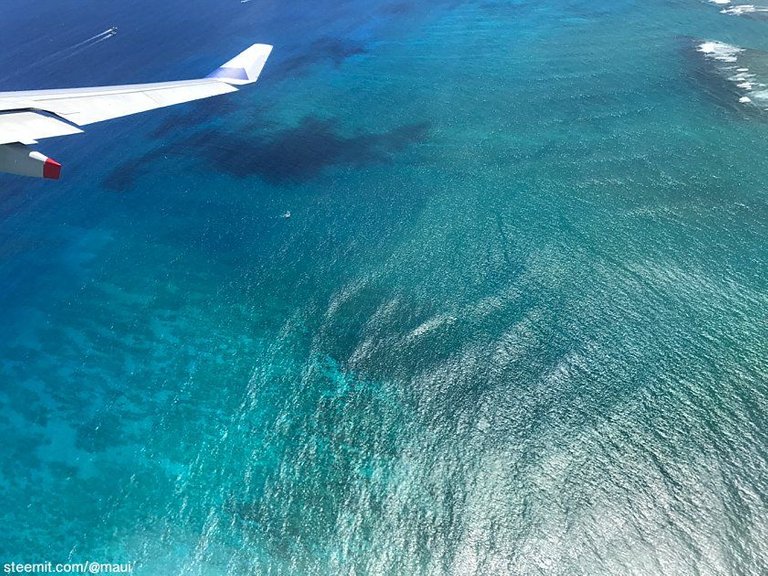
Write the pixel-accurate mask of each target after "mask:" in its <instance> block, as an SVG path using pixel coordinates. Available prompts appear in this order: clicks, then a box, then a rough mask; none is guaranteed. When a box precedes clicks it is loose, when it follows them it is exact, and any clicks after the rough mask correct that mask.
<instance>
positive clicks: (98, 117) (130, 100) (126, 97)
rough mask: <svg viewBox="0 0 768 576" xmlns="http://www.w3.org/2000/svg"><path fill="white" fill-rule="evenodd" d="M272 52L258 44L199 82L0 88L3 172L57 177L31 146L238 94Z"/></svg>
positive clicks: (58, 168) (0, 162)
mask: <svg viewBox="0 0 768 576" xmlns="http://www.w3.org/2000/svg"><path fill="white" fill-rule="evenodd" d="M271 51H272V46H269V45H267V44H254V45H253V46H251V47H250V48H248V49H247V50H245V51H244V52H241V53H240V54H238V55H237V56H236V57H235V58H233V59H232V60H230V61H229V62H227V63H226V64H224V65H223V66H221V67H219V68H217V69H216V70H215V71H214V72H212V73H211V74H209V75H208V76H207V77H206V78H201V79H199V80H182V81H177V82H158V83H154V84H133V85H127V86H104V87H97V88H68V89H64V90H33V91H26V92H0V172H10V173H12V174H21V175H23V176H36V177H41V178H58V177H59V174H60V171H61V166H60V165H59V164H58V162H56V161H54V160H52V159H50V158H48V157H46V156H44V155H42V154H40V153H39V152H34V151H32V150H30V149H29V148H28V147H27V146H28V145H30V144H35V143H37V141H38V140H42V139H45V138H53V137H56V136H68V135H70V134H78V133H81V132H83V130H82V127H83V126H87V125H89V124H93V123H95V122H102V121H104V120H110V119H112V118H120V117H122V116H129V115H131V114H137V113H139V112H146V111H148V110H154V109H156V108H164V107H166V106H173V105H175V104H181V103H182V102H190V101H192V100H200V99H202V98H210V97H211V96H218V95H220V94H226V93H228V92H235V91H237V86H243V85H246V84H252V83H254V82H256V80H258V78H259V75H260V74H261V71H262V69H263V68H264V65H265V64H266V62H267V58H268V57H269V55H270V53H271Z"/></svg>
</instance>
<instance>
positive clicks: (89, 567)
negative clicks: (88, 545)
mask: <svg viewBox="0 0 768 576" xmlns="http://www.w3.org/2000/svg"><path fill="white" fill-rule="evenodd" d="M132 572H133V562H122V563H118V562H91V561H86V562H61V563H58V564H56V563H53V562H6V563H5V564H3V573H4V574H130V573H132Z"/></svg>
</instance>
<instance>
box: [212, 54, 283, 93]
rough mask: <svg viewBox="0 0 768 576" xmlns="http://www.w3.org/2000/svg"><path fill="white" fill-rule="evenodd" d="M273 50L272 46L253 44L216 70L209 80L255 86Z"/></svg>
mask: <svg viewBox="0 0 768 576" xmlns="http://www.w3.org/2000/svg"><path fill="white" fill-rule="evenodd" d="M272 48H273V47H272V45H270V44H253V45H252V46H250V47H249V48H247V49H245V50H243V51H242V52H240V54H238V55H237V56H235V57H234V58H232V59H231V60H229V61H228V62H226V63H224V64H222V65H221V66H219V67H218V68H216V70H214V71H213V72H211V73H210V74H209V75H208V78H215V79H216V80H221V81H222V82H226V83H227V84H233V85H236V86H240V85H244V84H253V83H254V82H256V80H258V79H259V76H260V75H261V71H262V70H263V69H264V65H265V64H266V63H267V58H269V55H270V54H271V53H272Z"/></svg>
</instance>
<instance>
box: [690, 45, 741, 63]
mask: <svg viewBox="0 0 768 576" xmlns="http://www.w3.org/2000/svg"><path fill="white" fill-rule="evenodd" d="M696 50H698V51H699V52H702V53H703V54H705V55H706V56H707V58H712V59H714V60H719V61H720V62H736V60H737V58H738V54H739V53H741V52H744V49H743V48H739V47H737V46H732V45H730V44H726V43H725V42H715V41H709V42H702V43H701V44H699V46H698V48H696Z"/></svg>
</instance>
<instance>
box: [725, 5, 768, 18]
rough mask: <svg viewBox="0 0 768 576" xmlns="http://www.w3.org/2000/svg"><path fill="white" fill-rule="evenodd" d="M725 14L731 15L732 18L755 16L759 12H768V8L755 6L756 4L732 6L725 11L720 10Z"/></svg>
mask: <svg viewBox="0 0 768 576" xmlns="http://www.w3.org/2000/svg"><path fill="white" fill-rule="evenodd" d="M720 12H722V13H723V14H729V15H730V16H741V15H743V14H755V13H758V12H768V7H765V6H755V5H754V4H739V5H738V6H730V7H729V8H725V9H724V10H720Z"/></svg>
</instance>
